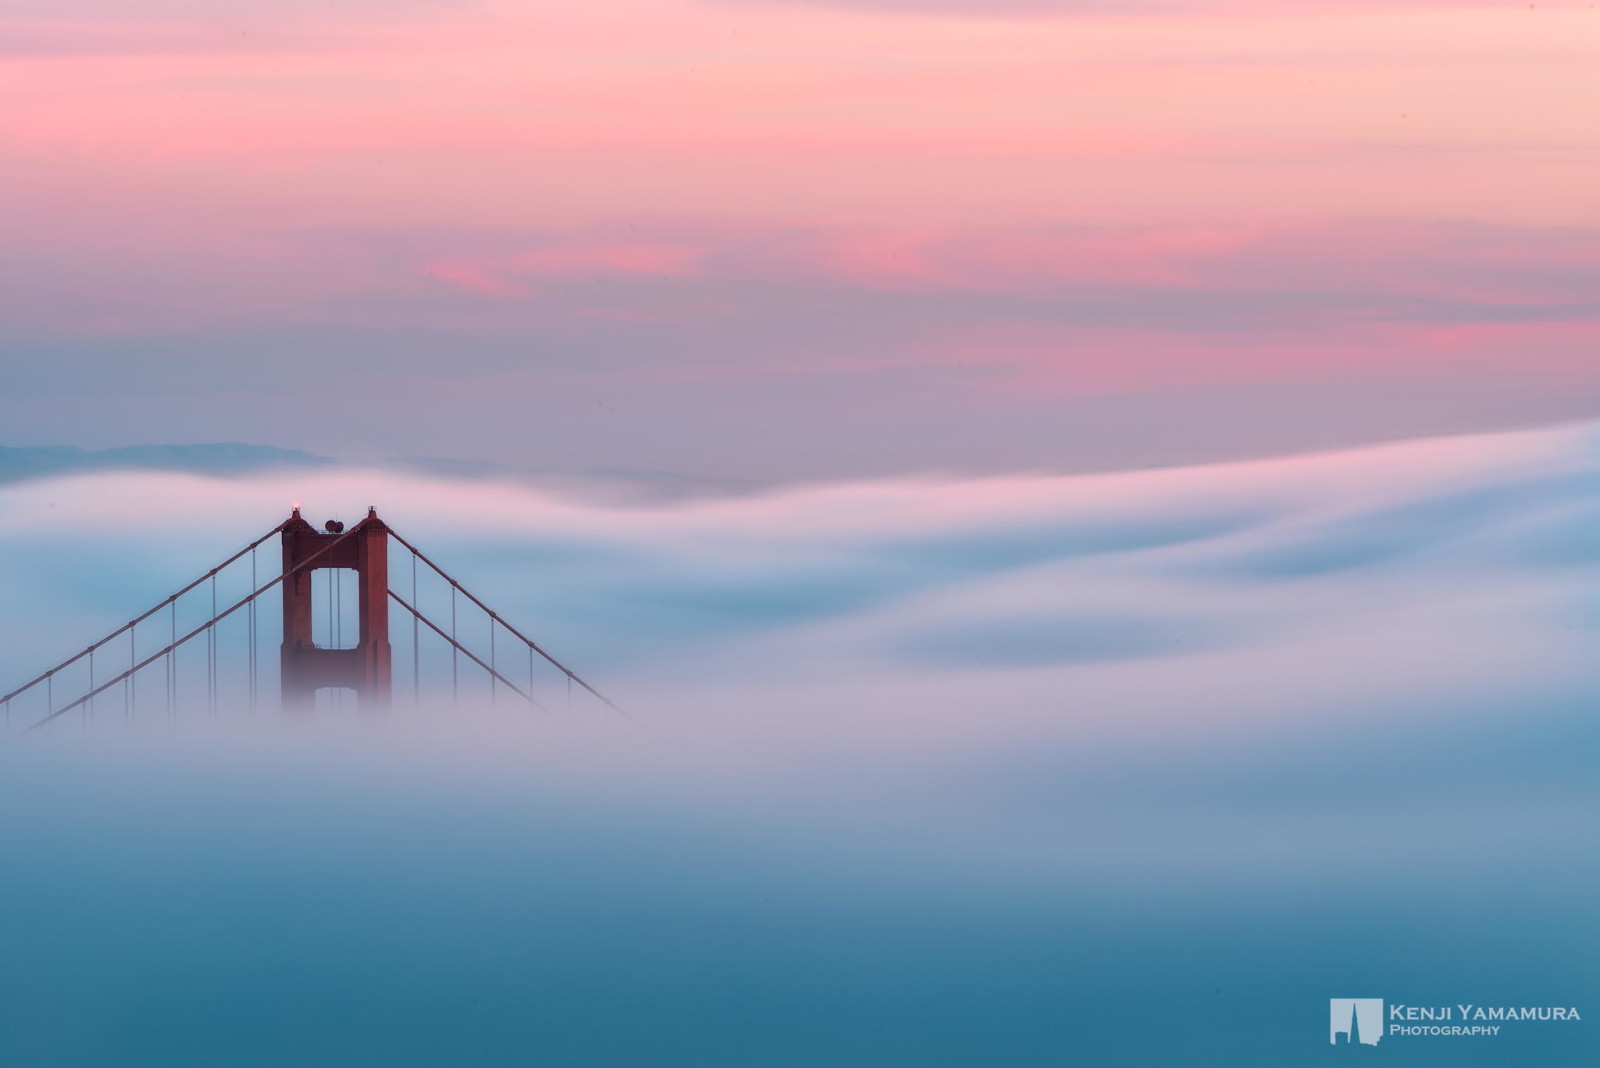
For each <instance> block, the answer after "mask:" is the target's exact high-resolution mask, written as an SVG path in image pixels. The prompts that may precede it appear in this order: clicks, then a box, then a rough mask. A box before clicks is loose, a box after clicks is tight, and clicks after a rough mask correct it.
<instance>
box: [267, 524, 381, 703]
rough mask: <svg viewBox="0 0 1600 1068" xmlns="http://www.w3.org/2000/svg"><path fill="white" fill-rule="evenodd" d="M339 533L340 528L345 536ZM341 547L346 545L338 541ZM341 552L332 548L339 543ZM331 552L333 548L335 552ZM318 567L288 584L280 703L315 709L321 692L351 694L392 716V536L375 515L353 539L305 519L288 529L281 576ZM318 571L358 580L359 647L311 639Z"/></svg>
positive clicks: (298, 574)
mask: <svg viewBox="0 0 1600 1068" xmlns="http://www.w3.org/2000/svg"><path fill="white" fill-rule="evenodd" d="M340 529H341V530H342V528H340ZM341 539H342V540H341ZM336 541H337V542H338V544H334V542H336ZM330 546H331V548H330ZM318 553H320V554H321V555H320V556H318V555H317V554H318ZM312 556H316V559H315V560H314V561H312V562H311V563H309V564H307V565H306V566H305V567H303V568H301V569H300V570H299V571H295V572H294V573H293V574H291V575H289V576H288V578H286V579H285V580H284V582H283V649H282V669H283V703H284V705H285V707H295V706H299V707H302V708H306V707H310V706H311V705H312V704H313V702H314V701H315V699H316V693H317V691H318V690H320V689H323V688H325V687H349V688H350V689H353V690H355V691H356V693H357V695H358V700H359V701H360V703H361V705H362V707H364V708H376V709H382V708H387V707H388V705H389V695H390V687H391V685H392V682H393V678H392V673H391V667H390V651H389V528H388V526H387V525H385V523H384V522H383V520H381V519H379V518H378V513H377V510H376V509H368V510H367V518H365V519H363V520H362V521H361V522H360V523H357V524H356V526H355V529H354V530H351V531H349V532H348V533H334V532H329V533H324V532H323V531H320V530H317V529H315V528H314V527H312V525H311V524H310V523H307V522H306V521H305V520H304V519H302V518H301V517H300V509H299V508H296V509H295V510H294V515H293V516H292V517H291V518H290V519H289V522H287V523H286V524H284V527H283V570H284V571H285V572H289V571H291V570H292V569H294V568H295V567H297V566H299V565H300V564H301V563H302V562H303V561H306V560H308V559H309V558H310V557H312ZM321 568H350V569H353V570H354V571H355V572H356V591H357V592H356V616H357V619H358V620H359V629H358V631H357V638H356V644H355V647H354V648H351V649H329V648H324V647H322V646H319V645H317V644H316V642H315V641H314V639H313V638H312V632H311V573H312V572H313V571H316V570H318V569H321Z"/></svg>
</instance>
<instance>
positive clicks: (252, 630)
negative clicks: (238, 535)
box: [250, 549, 257, 712]
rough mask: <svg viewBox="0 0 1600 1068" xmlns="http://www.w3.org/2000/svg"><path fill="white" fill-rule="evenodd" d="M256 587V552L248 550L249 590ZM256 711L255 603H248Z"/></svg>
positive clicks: (252, 696) (252, 707)
mask: <svg viewBox="0 0 1600 1068" xmlns="http://www.w3.org/2000/svg"><path fill="white" fill-rule="evenodd" d="M256 586H257V581H256V551H255V550H254V549H251V550H250V588H251V589H252V590H253V589H255V588H256ZM255 710H256V603H255V601H251V602H250V711H251V712H254V711H255Z"/></svg>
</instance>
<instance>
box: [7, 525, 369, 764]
mask: <svg viewBox="0 0 1600 1068" xmlns="http://www.w3.org/2000/svg"><path fill="white" fill-rule="evenodd" d="M364 525H365V524H364V523H357V524H356V525H355V526H353V527H351V528H350V529H349V530H347V531H345V532H344V533H343V534H340V535H339V536H338V537H336V538H334V539H333V540H332V541H330V542H329V543H328V544H326V545H324V546H323V547H322V548H320V549H318V550H317V551H316V552H314V553H312V554H311V555H310V556H307V557H306V558H305V559H304V560H302V561H300V562H299V563H298V564H295V565H294V566H293V567H291V568H289V569H288V570H286V571H284V573H283V574H281V575H279V576H278V577H277V578H275V579H273V580H272V581H271V582H268V583H267V584H266V585H265V586H262V587H260V588H259V589H257V590H256V591H255V592H254V593H251V594H250V595H249V596H247V597H243V598H241V599H240V600H238V601H236V602H234V603H233V604H232V605H231V606H230V607H228V608H227V609H225V610H224V611H222V612H219V613H217V614H216V615H214V616H212V618H210V619H208V620H206V622H204V623H202V624H200V625H199V626H198V627H196V628H194V630H191V631H190V632H189V633H187V634H185V635H184V636H183V637H181V638H175V639H174V640H173V642H172V644H171V645H169V646H167V647H166V648H165V649H162V650H160V651H159V652H156V653H152V654H151V655H150V656H149V657H147V658H145V659H144V660H143V661H141V662H140V663H138V664H137V665H135V666H134V667H131V668H129V669H128V670H127V671H126V672H124V673H123V674H121V675H118V676H117V677H116V678H114V679H112V680H111V681H110V682H108V683H105V684H104V685H102V686H101V687H99V689H96V690H92V691H90V692H89V693H86V694H84V695H83V696H82V697H79V698H78V699H77V700H75V701H73V702H72V703H70V704H66V705H63V706H61V707H60V708H58V709H56V711H54V712H52V713H50V714H49V715H47V716H45V717H44V718H43V719H41V720H39V721H38V722H37V723H35V724H34V725H33V726H31V727H29V728H28V729H27V730H25V731H23V732H22V733H23V734H31V733H33V732H34V731H36V730H38V729H39V728H40V727H43V726H44V725H45V724H46V723H49V722H50V721H51V720H53V719H56V718H58V717H60V716H63V715H65V714H66V713H68V712H70V711H72V710H73V709H74V708H77V707H78V706H80V705H82V704H84V703H85V702H86V701H90V700H93V699H94V698H95V697H96V696H98V695H99V694H100V693H102V692H103V691H105V690H106V689H108V688H110V687H112V686H115V685H116V684H117V683H119V682H121V681H122V680H123V679H124V678H126V677H127V676H128V675H131V674H133V673H134V672H137V671H141V670H143V669H144V668H146V667H149V666H150V665H151V664H153V663H155V662H156V661H157V660H160V659H161V658H162V657H163V656H166V655H167V654H169V653H172V652H174V651H176V650H177V648H178V647H179V646H181V645H183V644H185V643H186V642H188V641H189V640H190V639H192V638H194V637H195V636H196V635H199V634H201V633H202V632H204V631H207V630H209V629H210V628H212V627H214V626H216V625H217V624H218V623H220V622H222V621H223V620H224V619H227V618H228V617H229V616H231V615H233V613H235V612H237V611H238V610H239V609H241V608H243V607H244V606H245V605H247V604H249V603H250V602H251V601H253V600H255V599H256V598H257V597H260V596H261V595H262V594H263V593H266V592H267V591H268V590H270V589H272V588H273V587H274V586H276V585H277V584H278V583H280V582H282V581H283V580H284V579H286V578H288V577H289V576H290V575H293V574H296V573H297V572H300V571H303V570H305V569H306V568H307V567H310V566H311V564H312V563H313V562H314V561H316V560H317V559H319V558H321V557H322V556H324V555H326V554H327V553H329V552H331V551H333V550H334V549H335V548H337V547H338V546H339V544H340V543H341V542H343V541H344V540H345V539H346V538H348V537H351V536H352V535H354V534H355V533H356V532H357V531H359V530H361V528H362V527H363V526H364ZM279 526H280V527H281V526H282V524H279ZM262 540H263V541H264V540H266V539H262ZM258 544H259V542H258ZM235 559H237V557H235ZM174 613H176V608H174ZM173 626H174V628H176V626H177V622H176V614H174V622H173ZM50 682H51V684H52V685H53V684H54V679H53V678H52V679H51V680H50Z"/></svg>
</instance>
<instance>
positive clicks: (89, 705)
mask: <svg viewBox="0 0 1600 1068" xmlns="http://www.w3.org/2000/svg"><path fill="white" fill-rule="evenodd" d="M89 689H90V690H93V689H94V652H93V651H92V650H91V651H90V653H89ZM92 719H94V698H92V697H91V698H89V700H88V701H86V702H84V705H83V725H84V726H85V727H87V726H88V725H89V721H90V720H92Z"/></svg>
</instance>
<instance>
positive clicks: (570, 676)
mask: <svg viewBox="0 0 1600 1068" xmlns="http://www.w3.org/2000/svg"><path fill="white" fill-rule="evenodd" d="M389 537H391V538H393V539H394V540H395V541H398V542H399V543H400V544H401V545H404V546H405V547H406V548H407V549H410V550H411V552H412V555H414V556H415V557H417V558H418V559H419V560H421V561H422V562H423V563H425V564H427V565H428V566H429V567H431V568H433V570H434V572H435V573H436V574H438V576H439V577H440V578H442V579H444V580H445V581H446V582H448V583H450V588H451V589H452V590H459V591H461V593H462V595H463V596H465V597H466V598H467V600H469V601H471V602H472V603H473V604H475V605H477V606H478V607H479V608H481V609H482V610H483V611H484V612H486V613H488V615H489V617H490V618H491V619H493V620H495V621H496V622H497V623H499V624H500V625H501V626H502V627H504V628H506V630H508V631H510V632H511V633H512V634H514V635H515V636H516V637H517V638H518V639H519V640H520V641H521V642H522V643H523V644H525V645H526V646H527V647H528V648H530V649H532V650H533V651H534V652H536V653H538V654H539V655H540V656H542V657H544V658H545V660H547V661H549V662H550V664H551V665H552V666H554V667H555V668H556V670H558V671H560V672H561V673H562V674H563V675H565V676H566V677H567V681H568V683H569V684H571V683H574V682H575V683H577V684H578V685H579V686H582V687H583V688H584V689H585V690H588V691H589V692H590V693H592V694H594V696H596V697H598V698H599V699H600V700H601V701H602V702H603V703H604V704H605V705H606V707H607V708H610V709H611V710H612V711H613V712H616V713H618V714H620V715H622V716H625V717H626V718H628V719H633V717H632V716H629V715H628V714H627V713H626V712H624V711H622V709H620V708H618V707H617V706H616V704H615V703H614V702H612V700H611V699H610V698H609V697H607V696H606V695H605V694H603V693H601V692H600V691H599V690H597V689H595V688H594V687H593V686H590V685H589V684H588V683H587V682H585V681H583V679H581V678H579V677H578V674H577V672H575V671H573V670H572V669H571V668H569V667H567V666H566V665H565V664H563V663H562V662H561V661H559V660H557V659H556V658H555V657H553V656H551V655H550V654H549V653H548V652H546V651H545V650H544V649H543V648H541V647H540V646H539V644H538V643H537V642H535V641H534V640H533V639H532V638H530V637H528V636H527V635H526V634H523V633H522V632H521V631H520V630H518V629H517V628H516V627H513V626H512V625H511V624H510V623H507V622H506V621H505V619H504V618H502V617H501V616H500V614H499V613H498V612H496V611H495V610H494V609H492V608H490V607H489V606H488V605H486V604H484V603H483V602H482V601H480V600H478V598H477V597H475V596H474V595H473V593H472V591H471V590H469V589H467V588H466V587H465V586H463V585H461V583H459V582H457V581H456V580H455V579H453V578H451V577H450V575H449V574H448V573H446V571H445V570H444V568H442V567H440V566H439V565H438V564H436V563H434V562H433V561H432V560H430V559H428V557H427V556H426V555H425V554H424V553H423V552H422V550H421V549H418V548H417V547H416V546H415V545H412V544H411V543H410V542H409V541H407V540H406V539H405V538H403V537H401V536H400V535H399V534H397V533H395V531H394V528H393V527H391V528H390V529H389ZM634 722H638V721H637V720H635V721H634Z"/></svg>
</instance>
